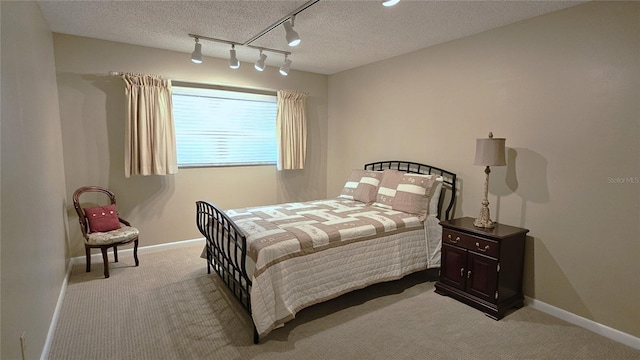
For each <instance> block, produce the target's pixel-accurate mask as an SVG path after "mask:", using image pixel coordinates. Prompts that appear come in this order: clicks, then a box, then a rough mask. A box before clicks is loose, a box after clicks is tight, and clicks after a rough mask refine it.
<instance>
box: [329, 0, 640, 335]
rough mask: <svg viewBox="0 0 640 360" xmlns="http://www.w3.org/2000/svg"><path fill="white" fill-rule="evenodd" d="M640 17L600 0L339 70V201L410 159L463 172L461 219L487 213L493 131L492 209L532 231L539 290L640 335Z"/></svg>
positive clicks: (332, 101) (333, 135)
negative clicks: (485, 147)
mask: <svg viewBox="0 0 640 360" xmlns="http://www.w3.org/2000/svg"><path fill="white" fill-rule="evenodd" d="M639 17H640V4H639V3H632V2H625V3H611V2H609V3H600V2H593V3H589V4H585V5H580V6H577V7H573V8H569V9H566V10H562V11H558V12H555V13H551V14H547V15H544V16H540V17H537V18H533V19H530V20H526V21H523V22H520V23H517V24H513V25H509V26H505V27H502V28H499V29H495V30H492V31H488V32H485V33H482V34H478V35H475V36H471V37H467V38H464V39H461V40H457V41H452V42H449V43H446V44H442V45H438V46H434V47H431V48H427V49H424V50H421V51H417V52H414V53H410V54H406V55H402V56H398V57H396V58H393V59H390V60H387V61H382V62H378V63H375V64H371V65H367V66H363V67H360V68H356V69H352V70H349V71H345V72H342V73H339V74H335V75H332V76H330V77H329V128H328V129H329V143H328V147H327V149H328V156H327V160H328V168H327V172H328V180H327V193H328V195H332V194H337V193H338V192H339V191H340V189H341V187H342V185H343V184H344V180H345V177H346V176H347V175H348V173H349V170H350V169H351V168H354V167H360V166H361V165H362V164H363V163H365V162H369V161H376V160H398V159H408V160H414V161H418V162H424V163H429V164H433V165H437V166H439V167H443V168H445V169H450V170H452V171H454V172H457V174H458V175H459V177H460V192H459V194H458V195H459V197H458V201H457V206H456V212H455V216H456V217H459V216H472V217H475V216H477V215H478V212H479V209H480V201H481V197H482V191H483V189H482V186H483V182H484V174H483V169H482V168H481V167H476V166H474V165H473V158H474V151H475V139H476V138H479V137H485V136H486V135H487V133H488V132H489V131H493V133H494V134H495V135H496V136H497V137H506V138H507V147H508V165H507V166H506V167H494V168H493V169H492V173H491V182H490V196H489V201H490V203H491V204H490V208H491V211H492V217H493V219H494V220H495V219H497V220H498V221H500V222H504V223H506V224H511V225H516V226H522V227H526V228H528V229H530V233H529V235H530V237H529V239H528V241H527V253H526V264H525V272H526V274H525V284H524V286H525V294H526V295H528V296H530V297H533V298H535V299H538V300H540V301H543V302H545V303H548V304H550V305H553V306H556V307H558V308H561V309H565V310H567V311H570V312H572V313H575V314H577V315H579V316H582V317H585V318H587V319H591V320H594V321H596V322H599V323H602V324H604V325H608V326H610V327H613V328H615V329H618V330H621V331H623V332H626V333H629V334H631V335H634V336H640V322H639V321H638V319H640V267H638V260H639V259H640V227H639V220H640V207H639V201H640V184H638V183H637V182H638V181H637V179H638V177H640V157H639V156H640V146H639V141H640V126H639V123H640V105H639V104H640V102H639V101H638V99H640V22H638V18H639ZM618 177H620V178H622V179H623V180H622V181H623V182H624V183H621V184H617V183H614V182H615V178H618ZM627 178H629V181H627V180H626V179H627Z"/></svg>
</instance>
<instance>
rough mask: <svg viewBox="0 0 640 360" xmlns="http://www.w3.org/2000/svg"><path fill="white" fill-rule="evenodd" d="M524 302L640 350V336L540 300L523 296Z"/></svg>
mask: <svg viewBox="0 0 640 360" xmlns="http://www.w3.org/2000/svg"><path fill="white" fill-rule="evenodd" d="M524 302H525V304H527V305H528V306H531V307H532V308H534V309H536V310H540V311H542V312H543V313H546V314H549V315H551V316H554V317H557V318H558V319H561V320H564V321H566V322H569V323H571V324H573V325H576V326H579V327H581V328H585V329H587V330H589V331H592V332H594V333H596V334H598V335H602V336H604V337H606V338H609V339H611V340H614V341H617V342H619V343H622V344H625V345H627V346H631V347H632V348H634V349H638V350H640V338H638V337H635V336H633V335H631V334H627V333H625V332H622V331H620V330H616V329H614V328H611V327H608V326H606V325H602V324H600V323H597V322H595V321H593V320H589V319H586V318H583V317H581V316H578V315H576V314H574V313H570V312H568V311H566V310H562V309H560V308H557V307H555V306H553V305H549V304H547V303H545V302H542V301H540V300H536V299H532V298H530V297H528V296H525V297H524Z"/></svg>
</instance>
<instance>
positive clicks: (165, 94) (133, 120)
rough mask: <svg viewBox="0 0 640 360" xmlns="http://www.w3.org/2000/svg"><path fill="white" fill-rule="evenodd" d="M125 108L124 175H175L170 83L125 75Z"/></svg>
mask: <svg viewBox="0 0 640 360" xmlns="http://www.w3.org/2000/svg"><path fill="white" fill-rule="evenodd" d="M122 78H123V79H124V82H125V94H126V97H127V99H126V104H127V123H126V126H125V152H124V175H125V177H127V178H128V177H130V176H131V175H170V174H175V173H177V172H178V160H177V155H176V136H175V130H174V124H173V110H172V103H171V95H172V91H171V80H167V79H162V78H160V77H159V76H155V75H144V74H124V75H123V76H122Z"/></svg>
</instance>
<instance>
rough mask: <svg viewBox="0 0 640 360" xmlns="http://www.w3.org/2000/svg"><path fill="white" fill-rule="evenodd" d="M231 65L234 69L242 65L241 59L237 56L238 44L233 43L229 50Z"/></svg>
mask: <svg viewBox="0 0 640 360" xmlns="http://www.w3.org/2000/svg"><path fill="white" fill-rule="evenodd" d="M229 67H230V68H232V69H237V68H239V67H240V61H238V58H237V57H236V45H235V44H231V50H229Z"/></svg>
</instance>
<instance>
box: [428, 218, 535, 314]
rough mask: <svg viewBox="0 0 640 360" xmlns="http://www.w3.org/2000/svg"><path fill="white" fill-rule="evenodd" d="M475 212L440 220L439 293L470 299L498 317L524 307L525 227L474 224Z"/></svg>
mask: <svg viewBox="0 0 640 360" xmlns="http://www.w3.org/2000/svg"><path fill="white" fill-rule="evenodd" d="M473 221H474V219H473V218H470V217H464V218H459V219H453V220H449V221H442V222H441V223H440V225H442V258H441V264H440V278H439V280H438V282H436V284H435V288H436V293H438V294H440V295H447V296H450V297H452V298H454V299H457V300H459V301H462V302H464V303H465V304H468V305H471V306H473V307H475V308H477V309H479V310H481V311H483V312H484V313H485V314H486V315H487V316H489V317H491V318H492V319H495V320H500V319H502V318H503V317H504V315H505V313H506V311H507V310H509V309H510V308H513V307H515V308H518V309H519V308H521V307H522V305H523V300H524V297H523V295H522V267H523V263H524V243H525V237H526V234H527V233H528V232H529V230H527V229H522V228H518V227H513V226H508V225H503V224H495V228H493V229H481V228H477V227H475V226H473Z"/></svg>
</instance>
